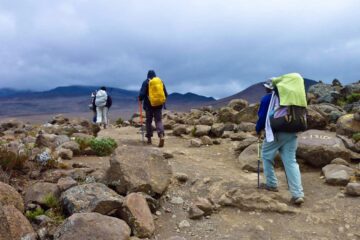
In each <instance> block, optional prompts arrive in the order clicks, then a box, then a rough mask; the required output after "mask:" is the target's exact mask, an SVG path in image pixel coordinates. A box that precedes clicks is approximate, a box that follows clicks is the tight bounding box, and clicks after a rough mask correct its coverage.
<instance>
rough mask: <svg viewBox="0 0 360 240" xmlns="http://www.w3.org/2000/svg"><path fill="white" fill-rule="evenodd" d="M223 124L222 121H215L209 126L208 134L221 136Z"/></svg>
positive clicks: (223, 128)
mask: <svg viewBox="0 0 360 240" xmlns="http://www.w3.org/2000/svg"><path fill="white" fill-rule="evenodd" d="M224 130H225V125H224V124H223V123H215V124H213V125H212V126H211V130H210V135H211V136H213V137H221V136H222V135H223V133H224Z"/></svg>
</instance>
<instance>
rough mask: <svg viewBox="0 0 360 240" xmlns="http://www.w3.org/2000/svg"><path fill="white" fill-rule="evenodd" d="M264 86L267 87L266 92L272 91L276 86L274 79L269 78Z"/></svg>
mask: <svg viewBox="0 0 360 240" xmlns="http://www.w3.org/2000/svg"><path fill="white" fill-rule="evenodd" d="M264 87H265V91H266V93H271V92H272V91H273V90H274V86H273V85H272V79H271V78H270V79H268V80H267V81H266V82H265V83H264Z"/></svg>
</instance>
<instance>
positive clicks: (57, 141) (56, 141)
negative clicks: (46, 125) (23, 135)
mask: <svg viewBox="0 0 360 240" xmlns="http://www.w3.org/2000/svg"><path fill="white" fill-rule="evenodd" d="M69 141H70V138H69V137H68V136H66V135H55V134H47V133H41V134H39V135H38V136H37V137H36V143H35V145H36V146H37V147H48V148H57V147H58V146H60V145H61V144H63V143H65V142H69Z"/></svg>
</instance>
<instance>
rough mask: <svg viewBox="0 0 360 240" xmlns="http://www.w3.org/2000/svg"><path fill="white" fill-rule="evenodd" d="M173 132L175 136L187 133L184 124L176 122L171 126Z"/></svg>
mask: <svg viewBox="0 0 360 240" xmlns="http://www.w3.org/2000/svg"><path fill="white" fill-rule="evenodd" d="M173 134H174V135H175V136H181V135H183V134H188V130H187V128H186V125H184V124H177V125H175V126H174V128H173Z"/></svg>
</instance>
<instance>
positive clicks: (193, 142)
mask: <svg viewBox="0 0 360 240" xmlns="http://www.w3.org/2000/svg"><path fill="white" fill-rule="evenodd" d="M201 145H202V141H201V140H200V139H198V138H194V139H191V140H190V146H191V147H201Z"/></svg>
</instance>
